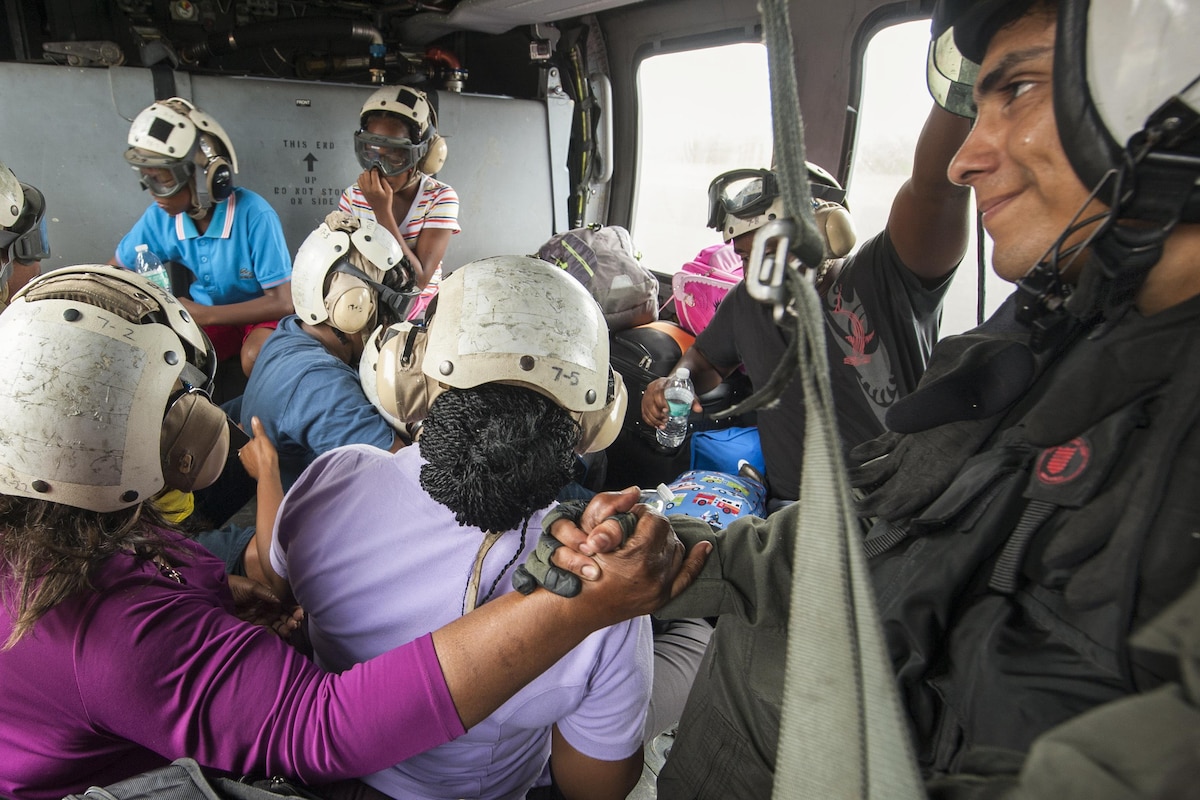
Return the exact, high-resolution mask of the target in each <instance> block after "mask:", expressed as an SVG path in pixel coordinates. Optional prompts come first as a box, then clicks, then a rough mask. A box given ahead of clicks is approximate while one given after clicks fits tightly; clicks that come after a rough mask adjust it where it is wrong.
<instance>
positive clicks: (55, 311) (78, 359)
mask: <svg viewBox="0 0 1200 800" xmlns="http://www.w3.org/2000/svg"><path fill="white" fill-rule="evenodd" d="M0 344H2V346H3V347H4V350H5V352H6V353H7V354H8V355H7V357H5V358H4V359H0V415H3V417H2V418H3V419H4V420H5V433H4V434H2V438H3V444H2V445H0V494H7V495H15V496H19V497H31V498H36V499H40V500H48V501H51V502H54V503H61V504H63V505H68V506H73V507H76V508H83V509H88V510H91V511H99V512H108V511H117V510H119V509H122V508H127V507H129V506H133V505H136V504H137V503H140V502H143V501H145V500H148V499H150V498H152V497H153V496H154V495H155V494H157V493H158V492H159V491H160V490H162V489H163V488H164V487H168V488H173V489H179V490H180V491H191V490H193V489H200V488H203V487H205V486H207V485H209V484H211V483H212V482H213V481H214V480H215V479H216V478H217V476H218V475H219V474H220V472H221V468H222V467H223V466H224V464H225V458H226V455H227V454H228V448H229V428H228V421H227V417H226V416H225V413H224V412H223V411H221V409H220V408H218V407H217V406H216V405H214V404H213V403H212V402H211V401H210V400H209V399H208V395H207V394H206V390H207V388H208V387H209V386H210V385H211V382H212V376H213V371H214V369H215V365H216V356H215V354H214V353H213V350H212V345H211V344H210V343H209V341H208V338H207V337H206V336H205V335H204V333H203V331H201V330H200V328H199V327H198V326H197V325H196V324H195V322H193V321H192V319H191V317H190V316H189V315H188V314H187V313H186V312H185V311H184V310H183V307H182V306H180V305H179V303H178V301H176V299H175V298H174V297H171V296H170V295H168V294H167V293H166V292H164V291H162V290H161V289H159V288H158V287H157V286H155V285H154V284H152V283H151V282H150V281H148V280H146V279H145V278H143V277H142V276H140V275H138V274H136V273H133V272H130V271H129V270H124V269H120V268H118V267H111V266H101V265H83V266H78V267H66V268H64V269H60V270H55V271H54V272H50V273H47V274H46V275H42V276H40V277H38V278H36V279H35V280H33V281H31V282H30V283H29V284H27V285H26V286H25V287H24V288H23V289H22V290H21V291H20V292H18V293H17V295H16V296H15V297H14V298H13V303H12V305H11V306H9V307H8V308H7V309H6V310H5V311H4V313H3V314H0Z"/></svg>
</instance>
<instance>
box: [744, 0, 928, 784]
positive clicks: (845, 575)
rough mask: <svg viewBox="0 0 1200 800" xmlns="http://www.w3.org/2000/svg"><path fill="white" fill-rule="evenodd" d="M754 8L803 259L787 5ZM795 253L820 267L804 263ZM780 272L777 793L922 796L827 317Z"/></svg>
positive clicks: (799, 126) (802, 173) (809, 291)
mask: <svg viewBox="0 0 1200 800" xmlns="http://www.w3.org/2000/svg"><path fill="white" fill-rule="evenodd" d="M760 2H761V7H762V15H763V29H764V35H765V38H766V44H767V58H768V65H769V67H770V81H771V98H772V110H773V118H774V122H773V125H774V134H775V152H776V159H777V162H776V171H777V173H779V175H780V183H781V193H782V196H783V201H784V208H785V210H786V212H787V213H786V216H787V217H788V218H790V219H791V220H794V221H796V223H795V224H797V225H799V226H800V228H801V230H800V238H799V240H798V241H799V244H800V249H801V252H803V251H804V250H806V249H809V247H810V246H811V243H812V240H813V239H814V238H815V239H816V241H817V242H818V245H817V246H820V244H819V242H820V236H819V234H818V233H817V232H816V229H815V225H814V223H813V220H812V203H811V200H810V199H809V188H808V172H807V169H806V167H805V158H804V134H803V131H804V128H803V122H802V120H801V117H800V103H799V97H798V92H797V90H796V77H795V61H794V55H793V48H792V35H791V29H790V25H789V19H788V5H789V3H788V1H787V0H760ZM756 249H759V248H758V245H757V243H756ZM800 258H801V260H802V261H804V263H811V264H819V263H820V260H819V259H814V258H811V256H810V257H809V258H808V259H805V257H804V255H800ZM785 272H786V278H784V280H785V281H786V282H787V284H788V288H789V289H790V290H791V291H790V292H789V294H790V295H791V298H792V300H791V302H792V303H793V304H794V307H793V308H791V309H790V312H789V313H787V314H786V317H784V318H783V319H789V320H790V321H789V322H788V324H793V323H794V326H795V335H794V337H793V343H795V344H796V345H797V346H796V347H795V348H794V353H795V356H794V357H795V359H796V367H797V369H798V376H797V377H798V379H799V380H801V381H802V382H803V383H802V386H803V389H804V409H805V412H804V413H805V434H804V460H803V465H802V466H803V471H802V473H801V478H800V493H799V498H800V499H799V500H798V502H799V503H800V504H802V508H801V512H800V513H799V514H797V515H796V520H797V522H796V525H797V530H796V551H795V556H794V558H793V560H792V563H793V565H794V567H793V569H794V573H793V578H792V599H791V612H790V618H789V621H788V640H787V671H786V673H785V677H784V690H783V710H782V715H781V719H780V726H779V746H778V751H777V753H776V763H775V786H774V792H773V796H774V797H775V798H779V800H784V798H796V797H813V798H818V797H820V798H827V797H828V798H833V797H836V798H872V799H876V798H877V799H878V800H883V799H884V798H887V799H888V800H915V798H923V797H924V796H925V794H924V790H923V789H922V786H921V780H920V777H919V775H918V772H917V768H916V761H915V760H914V758H913V756H912V753H911V750H910V744H909V734H908V728H907V726H906V724H905V722H904V718H903V716H902V713H901V706H900V700H899V697H898V693H897V690H896V682H895V677H894V675H893V672H892V668H891V664H890V663H889V661H888V658H887V654H886V650H885V647H884V643H883V635H882V631H881V629H880V625H879V618H878V613H877V611H876V606H875V599H874V597H873V595H872V591H871V585H870V579H869V576H868V573H867V568H866V560H865V558H864V556H863V552H862V534H861V533H860V530H859V527H858V524H857V520H856V517H855V514H854V510H853V506H852V503H851V500H850V492H849V483H848V479H847V475H846V469H845V465H844V463H843V460H842V453H841V448H840V446H839V443H838V434H837V426H836V422H835V419H834V413H833V399H832V391H831V388H830V379H829V365H828V357H827V355H826V349H825V329H824V326H825V323H824V318H825V316H824V314H822V313H821V307H820V300H819V298H818V297H817V293H816V290H815V288H814V287H813V285H812V281H811V279H806V278H805V277H802V276H800V275H798V274H797V273H796V272H795V271H794V270H786V271H785ZM777 319H780V314H779V311H778V310H777ZM781 321H782V320H781Z"/></svg>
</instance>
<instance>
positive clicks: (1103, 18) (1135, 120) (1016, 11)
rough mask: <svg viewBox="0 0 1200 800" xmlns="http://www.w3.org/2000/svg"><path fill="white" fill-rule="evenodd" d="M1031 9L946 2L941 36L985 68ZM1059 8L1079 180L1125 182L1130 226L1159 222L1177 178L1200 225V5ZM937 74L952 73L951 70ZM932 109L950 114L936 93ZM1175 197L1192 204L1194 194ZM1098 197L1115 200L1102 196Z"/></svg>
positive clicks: (1105, 3)
mask: <svg viewBox="0 0 1200 800" xmlns="http://www.w3.org/2000/svg"><path fill="white" fill-rule="evenodd" d="M1031 5H1032V3H1031V2H1030V0H1024V1H1023V2H1022V0H939V2H938V4H937V7H936V8H935V9H934V33H935V34H941V36H942V37H944V36H945V33H944V31H947V30H948V32H949V33H950V34H951V35H952V36H953V40H954V43H955V44H956V45H957V50H958V51H960V52H961V56H962V57H963V58H965V59H968V60H969V61H970V62H974V63H975V64H978V63H979V62H981V61H982V60H983V57H984V54H985V53H986V52H987V46H988V44H989V43H990V41H991V38H992V36H993V35H994V34H995V33H996V31H997V30H998V29H999V28H1000V27H1002V26H1003V25H1005V24H1007V23H1009V22H1012V21H1013V20H1015V19H1016V18H1017V17H1019V16H1021V15H1022V14H1024V13H1026V12H1027V11H1028V10H1029V8H1030V6H1031ZM1057 6H1058V27H1057V32H1056V39H1055V48H1054V111H1055V118H1056V119H1058V120H1059V121H1060V123H1059V131H1058V134H1059V138H1060V139H1062V143H1063V150H1064V151H1065V152H1066V154H1067V157H1068V159H1069V160H1070V162H1071V166H1072V167H1074V169H1075V172H1076V174H1078V176H1079V178H1080V180H1081V181H1082V182H1083V183H1084V185H1085V186H1087V187H1089V188H1092V187H1096V186H1100V185H1101V184H1102V183H1104V182H1106V181H1112V180H1118V179H1120V180H1123V181H1124V184H1125V185H1124V186H1123V187H1122V188H1124V189H1127V191H1124V192H1121V197H1120V199H1119V200H1118V202H1119V203H1120V204H1121V209H1120V214H1121V216H1122V217H1123V218H1131V217H1133V218H1155V217H1159V218H1161V216H1162V215H1161V214H1157V213H1155V212H1156V211H1158V210H1160V209H1154V208H1151V207H1153V206H1161V203H1162V201H1163V198H1162V195H1163V194H1165V192H1164V188H1163V187H1164V186H1166V185H1168V184H1175V183H1177V182H1176V181H1173V180H1172V175H1171V173H1172V172H1175V173H1178V175H1179V176H1180V178H1181V180H1182V181H1183V183H1184V184H1187V185H1190V186H1192V187H1195V188H1192V189H1191V191H1190V197H1188V198H1187V200H1186V201H1185V203H1184V206H1183V210H1182V213H1181V218H1182V219H1183V220H1184V221H1190V222H1195V221H1200V182H1198V181H1196V180H1195V177H1194V176H1195V173H1196V172H1197V169H1198V167H1197V164H1198V163H1200V133H1198V132H1197V126H1196V124H1195V120H1196V118H1197V116H1198V115H1200V49H1198V48H1197V47H1196V46H1195V43H1196V40H1197V37H1200V14H1198V13H1197V11H1196V5H1195V3H1191V2H1179V0H1137V2H1134V0H1058V3H1057ZM938 67H939V69H941V71H942V72H944V73H946V74H954V72H955V70H954V68H953V64H951V65H950V66H947V67H946V68H944V69H943V68H942V66H941V65H940V64H939V65H938ZM935 99H937V100H938V101H939V102H941V103H942V104H943V105H947V103H946V102H945V100H944V99H943V97H941V96H939V95H938V94H936V93H935ZM951 110H954V109H953V108H951ZM1127 148H1128V152H1127ZM1129 172H1132V174H1127V173H1129ZM1151 173H1154V175H1153V178H1150V174H1151ZM1135 175H1136V176H1137V178H1136V179H1135V178H1134V176H1135ZM1139 190H1140V191H1139ZM1173 193H1174V194H1187V193H1188V192H1187V186H1186V185H1185V186H1184V187H1183V188H1182V189H1177V190H1175V191H1174V192H1173ZM1098 196H1099V197H1100V199H1101V200H1104V201H1105V202H1106V203H1109V202H1111V200H1112V193H1111V192H1108V191H1105V190H1101V192H1100V194H1099V195H1098ZM1159 221H1161V219H1160V220H1159Z"/></svg>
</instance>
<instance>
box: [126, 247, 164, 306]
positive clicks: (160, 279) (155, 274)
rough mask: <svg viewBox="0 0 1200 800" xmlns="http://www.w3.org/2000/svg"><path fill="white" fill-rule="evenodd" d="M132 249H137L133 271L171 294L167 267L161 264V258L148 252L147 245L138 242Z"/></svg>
mask: <svg viewBox="0 0 1200 800" xmlns="http://www.w3.org/2000/svg"><path fill="white" fill-rule="evenodd" d="M134 249H135V250H137V259H136V262H135V264H134V272H136V273H137V274H139V275H141V276H142V277H144V278H147V279H148V280H149V281H150V282H151V283H153V284H154V285H155V286H157V287H158V288H160V289H162V290H163V291H164V292H166V293H167V294H171V276H170V275H168V274H167V268H166V267H164V266H163V262H162V259H161V258H159V257H158V256H157V255H155V254H154V253H152V252H150V246H149V245H145V244H139V245H138V246H137V247H136V248H134Z"/></svg>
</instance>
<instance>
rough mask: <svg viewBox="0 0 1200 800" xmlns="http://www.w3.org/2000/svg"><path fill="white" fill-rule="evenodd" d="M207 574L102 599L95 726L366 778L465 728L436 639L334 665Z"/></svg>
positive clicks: (168, 751)
mask: <svg viewBox="0 0 1200 800" xmlns="http://www.w3.org/2000/svg"><path fill="white" fill-rule="evenodd" d="M213 563H215V562H213ZM204 577H205V576H204V575H202V574H199V573H198V571H197V570H195V569H191V570H188V571H186V572H185V580H187V581H188V583H186V584H184V585H183V586H179V587H175V586H171V585H163V583H162V581H156V580H154V581H149V582H148V581H147V580H146V579H145V578H144V577H137V576H135V577H133V578H131V579H130V580H125V581H123V582H121V583H122V585H118V586H114V587H112V590H111V591H108V592H105V593H104V595H103V596H101V597H100V598H98V599H97V601H96V602H95V603H93V604H92V605H91V610H90V615H91V620H90V621H89V623H88V624H87V625H86V626H85V627H84V630H86V635H85V636H83V637H81V639H80V641H79V642H78V645H77V650H76V670H77V674H78V686H79V690H80V693H81V700H82V702H83V705H84V707H85V708H86V710H87V714H88V716H89V719H90V720H91V721H92V724H93V725H94V726H95V727H97V728H98V729H100V730H103V731H107V732H111V733H112V734H113V735H114V736H117V737H120V738H123V739H128V740H130V741H133V742H136V743H138V744H141V745H142V746H144V747H146V748H148V749H150V750H153V751H155V752H157V753H159V754H161V755H162V756H163V757H164V758H169V759H173V758H178V757H180V756H191V757H193V758H195V759H196V760H197V761H198V762H200V763H201V764H202V765H206V766H212V767H216V768H220V769H224V770H228V771H231V772H264V771H265V772H266V773H269V774H271V773H281V774H287V775H293V776H295V777H297V778H299V779H301V780H305V781H322V780H325V781H328V780H335V779H339V778H343V777H354V776H359V775H364V774H368V773H370V772H374V771H376V770H379V769H382V768H383V767H385V766H388V765H390V764H394V763H395V762H397V761H400V760H402V759H404V758H407V757H409V756H411V755H413V754H416V753H419V752H422V751H424V750H426V749H429V748H431V747H434V746H437V745H439V744H442V743H444V742H447V741H449V740H450V739H453V738H455V737H457V736H460V735H461V734H462V733H463V732H464V729H463V727H462V724H461V722H460V721H459V719H458V714H457V712H456V711H455V708H454V703H453V700H452V699H451V697H450V693H449V690H448V689H447V687H446V683H445V679H444V678H443V676H442V673H441V667H440V665H439V663H438V660H437V654H436V653H435V652H434V648H433V641H432V636H431V635H427V636H424V637H422V638H420V639H418V640H417V641H414V642H412V643H410V644H407V645H404V646H403V647H400V648H397V649H396V650H393V651H390V652H388V653H385V654H383V655H381V656H379V657H378V658H375V659H372V660H371V661H368V662H366V663H363V664H359V665H357V666H355V667H354V668H353V669H351V670H348V671H347V672H345V673H342V674H341V675H332V674H327V673H324V672H322V671H321V670H320V669H318V668H317V667H316V666H315V665H314V664H312V663H311V662H310V661H308V660H307V659H306V658H304V657H303V656H301V655H300V654H299V653H297V652H296V651H295V650H293V649H292V648H290V647H289V646H288V645H287V644H286V643H284V642H283V641H281V640H280V639H279V638H278V637H276V636H275V635H274V634H272V633H271V632H269V631H268V630H266V629H265V628H262V627H258V626H254V625H250V624H248V623H245V622H242V621H240V620H238V619H237V618H235V617H233V616H231V615H230V614H229V613H228V612H227V611H226V610H225V609H224V608H222V607H220V606H219V605H214V602H213V598H214V594H213V592H212V587H211V586H205V585H203V579H204Z"/></svg>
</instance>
